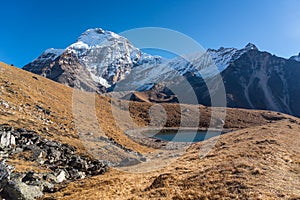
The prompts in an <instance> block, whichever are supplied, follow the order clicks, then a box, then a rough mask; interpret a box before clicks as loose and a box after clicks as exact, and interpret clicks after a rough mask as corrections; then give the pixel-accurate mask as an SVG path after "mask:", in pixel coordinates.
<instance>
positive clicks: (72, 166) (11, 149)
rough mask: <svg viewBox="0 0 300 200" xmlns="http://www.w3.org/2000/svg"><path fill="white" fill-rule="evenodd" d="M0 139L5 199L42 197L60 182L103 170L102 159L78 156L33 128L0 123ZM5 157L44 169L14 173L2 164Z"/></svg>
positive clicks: (0, 172)
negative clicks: (15, 127) (18, 127)
mask: <svg viewBox="0 0 300 200" xmlns="http://www.w3.org/2000/svg"><path fill="white" fill-rule="evenodd" d="M0 138H1V139H0V154H1V162H0V186H1V188H2V191H1V194H0V195H1V196H2V197H3V198H5V199H28V200H29V199H35V198H36V197H43V192H48V193H49V192H50V193H52V192H55V191H57V189H58V188H59V187H58V186H59V184H61V183H62V182H68V181H71V180H77V179H83V178H86V177H89V176H95V175H99V174H103V173H104V172H105V171H106V167H107V166H106V164H105V163H104V162H102V161H99V160H95V159H92V158H90V157H88V156H86V155H78V154H76V150H75V148H74V147H72V146H70V145H68V144H61V143H58V142H54V141H51V140H48V139H45V138H42V137H41V136H40V135H38V134H37V133H36V132H34V131H28V130H26V129H16V130H15V129H14V128H13V127H11V126H7V125H1V126H0ZM8 158H10V159H20V160H23V161H24V162H34V164H35V165H39V166H38V167H39V168H41V169H44V170H43V171H40V172H34V171H28V172H18V171H15V169H14V167H13V166H11V165H9V164H7V163H5V159H8ZM60 187H61V186H60Z"/></svg>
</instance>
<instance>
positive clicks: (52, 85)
mask: <svg viewBox="0 0 300 200" xmlns="http://www.w3.org/2000/svg"><path fill="white" fill-rule="evenodd" d="M0 72H1V73H0V92H1V96H0V113H1V115H0V125H2V124H6V125H5V126H14V127H15V128H16V129H17V128H25V129H27V130H33V131H36V133H37V134H38V135H40V137H41V138H44V139H48V140H51V141H57V142H59V143H61V144H67V145H68V146H71V147H74V148H75V150H74V151H76V152H77V153H80V154H84V155H87V154H88V155H90V156H92V157H93V156H95V155H97V154H93V151H92V148H95V149H96V150H99V151H100V152H101V151H102V153H103V152H104V151H103V150H105V148H106V146H101V145H99V146H96V144H97V141H98V140H93V142H89V143H88V144H87V143H85V141H84V140H83V139H84V138H88V137H94V138H99V132H100V129H97V128H98V126H96V127H92V126H94V124H92V123H91V120H90V118H85V117H82V118H79V121H77V120H78V118H77V119H76V112H75V111H74V109H77V108H78V109H81V110H82V112H83V113H91V112H96V116H97V120H98V123H99V124H100V126H101V129H102V130H103V131H104V132H105V135H104V136H105V137H107V138H112V139H113V140H109V141H115V143H114V142H108V145H107V146H110V147H111V146H116V147H115V149H114V150H116V151H115V152H114V154H112V153H111V154H109V156H107V159H111V158H112V157H114V155H116V154H118V153H119V154H121V155H122V151H125V150H126V151H128V150H131V152H132V151H134V152H138V153H139V154H142V155H148V153H149V152H150V153H151V152H153V151H154V149H153V147H151V146H144V145H141V144H140V143H139V142H137V141H134V140H132V139H131V138H129V137H127V136H126V135H125V133H124V130H123V129H120V127H127V128H129V129H130V128H139V127H145V126H147V125H148V124H149V123H150V122H151V116H149V110H150V109H151V107H152V106H153V104H152V103H141V102H130V104H129V111H130V118H131V119H132V120H133V121H134V122H135V125H132V124H131V123H129V122H128V121H127V118H126V117H127V116H128V115H125V114H126V111H125V110H124V109H122V105H123V104H124V105H125V104H126V103H128V102H126V101H120V100H114V99H110V98H107V97H103V96H101V95H96V96H95V99H93V98H91V93H86V92H81V91H78V90H73V89H71V88H69V87H66V86H64V85H61V84H58V83H56V82H54V81H51V80H49V79H46V78H44V77H39V76H35V75H34V74H32V73H28V72H26V71H24V70H20V69H17V68H14V67H11V66H9V65H6V64H3V63H0ZM77 92H78V93H77ZM76 94H79V97H80V99H78V100H79V102H78V103H77V104H75V105H77V106H76V107H75V108H74V100H76V99H74V95H76ZM93 101H94V103H95V104H94V105H95V106H96V108H95V107H94V108H92V107H93V104H92V102H93ZM115 104H118V105H119V106H116V107H115ZM120 105H121V106H120ZM162 105H163V106H164V108H165V109H166V113H167V123H166V126H168V127H178V126H180V124H181V116H183V115H182V114H181V111H180V107H179V106H178V104H171V103H169V104H162ZM182 106H186V107H187V108H188V110H189V112H187V113H185V114H184V116H185V117H187V118H188V119H189V121H193V120H194V119H195V114H194V113H195V112H194V111H196V110H200V112H201V118H200V122H199V126H200V128H205V127H208V126H209V122H210V108H208V107H204V106H198V105H182ZM112 109H116V111H117V113H118V114H120V115H121V116H122V115H123V117H121V119H123V121H122V122H119V123H120V124H121V125H122V126H117V125H116V122H115V120H116V118H115V117H116V116H114V115H113V114H112ZM226 112H227V115H226V120H225V125H224V126H225V128H227V129H233V130H235V131H233V132H231V133H228V134H224V135H222V136H221V137H220V138H219V140H218V143H217V144H216V146H215V147H214V148H213V149H212V150H211V152H210V153H209V155H208V156H207V157H205V158H203V159H199V148H200V147H201V146H203V145H204V146H205V145H209V142H210V141H211V140H209V141H206V142H200V143H197V144H194V145H193V146H191V147H190V148H189V149H188V150H187V151H186V152H185V154H184V155H183V156H181V157H178V158H176V162H174V163H171V164H170V165H168V166H166V168H163V169H159V170H156V171H153V172H147V173H146V172H142V173H128V172H121V171H118V170H116V169H114V168H110V169H109V171H108V172H107V173H105V174H104V175H99V176H93V177H86V178H85V179H83V180H78V181H75V182H73V181H71V182H63V183H59V184H57V186H56V187H57V189H56V190H55V191H52V192H49V193H46V194H45V197H46V198H48V199H49V198H50V199H58V198H60V199H82V198H88V199H99V198H100V199H116V198H118V199H130V198H132V199H137V198H140V199H158V198H160V199H172V198H173V199H201V198H203V199H205V198H208V199H216V198H224V199H232V198H244V199H245V198H247V199H257V198H261V199H266V198H269V199H293V198H294V199H297V198H299V197H300V194H299V191H300V190H299V188H298V186H299V184H298V183H299V166H300V162H299V160H300V158H299V155H300V154H299V153H300V152H299V151H300V150H299V145H298V138H299V131H298V130H299V128H300V126H299V124H300V121H299V119H297V118H295V117H291V116H288V115H284V114H280V113H274V112H269V111H255V110H245V109H230V108H228V109H227V110H226ZM83 116H85V115H83ZM120 124H119V125H120ZM78 126H81V127H83V126H85V127H84V128H86V129H84V130H85V132H78ZM240 129H242V130H240ZM90 131H91V132H92V133H93V134H91V133H90ZM82 135H86V136H88V137H84V138H82V137H81V136H82ZM102 137H103V136H102ZM105 141H106V140H105ZM52 145H53V143H52ZM124 147H125V148H124ZM99 151H97V152H99ZM26 152H27V153H28V150H27V151H25V152H21V153H17V154H13V155H8V159H7V162H8V164H9V165H13V166H14V167H15V168H16V171H17V172H18V173H27V172H28V171H33V172H34V173H44V172H45V169H46V170H47V168H45V165H43V164H41V163H39V160H38V159H37V160H34V159H33V160H31V161H30V162H29V161H28V154H27V153H26ZM123 153H124V152H123ZM1 156H2V155H1ZM158 159H159V157H158ZM146 162H148V161H146ZM161 162H163V161H161ZM282 174H283V175H284V177H283V176H282ZM24 181H25V180H24ZM137 183H138V184H137Z"/></svg>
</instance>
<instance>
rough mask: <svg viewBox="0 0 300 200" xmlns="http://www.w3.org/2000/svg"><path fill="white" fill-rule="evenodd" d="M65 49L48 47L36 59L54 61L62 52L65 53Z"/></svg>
mask: <svg viewBox="0 0 300 200" xmlns="http://www.w3.org/2000/svg"><path fill="white" fill-rule="evenodd" d="M64 51H65V50H64V49H54V48H50V49H47V50H46V51H44V52H43V53H42V55H40V56H39V57H38V58H37V59H36V60H40V61H43V60H49V59H51V60H52V61H53V60H55V59H56V58H57V57H58V56H60V55H61V54H63V52H64Z"/></svg>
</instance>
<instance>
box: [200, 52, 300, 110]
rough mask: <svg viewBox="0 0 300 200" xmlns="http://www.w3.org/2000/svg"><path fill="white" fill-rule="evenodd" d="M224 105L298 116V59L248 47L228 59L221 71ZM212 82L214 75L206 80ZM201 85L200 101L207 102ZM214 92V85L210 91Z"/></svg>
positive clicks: (215, 91)
mask: <svg viewBox="0 0 300 200" xmlns="http://www.w3.org/2000/svg"><path fill="white" fill-rule="evenodd" d="M221 76H222V78H223V83H224V86H225V89H226V98H227V105H228V106H229V107H241V108H252V109H254V108H255V109H265V110H274V111H279V112H284V113H289V114H293V115H296V116H300V109H299V106H298V105H297V102H299V100H300V95H299V94H300V80H299V78H297V77H299V76H300V63H299V62H297V61H295V60H292V59H289V60H287V59H284V58H280V57H276V56H274V55H271V54H270V53H267V52H261V51H258V50H251V51H248V52H247V53H245V54H243V55H242V56H241V57H240V58H239V59H237V60H235V61H234V62H233V63H231V64H230V65H229V66H228V67H227V68H226V69H225V70H224V71H223V72H222V73H221ZM209 82H211V83H213V82H214V79H213V80H211V81H209ZM200 88H202V90H201V91H202V94H205V95H203V96H202V97H200V99H201V100H200V101H202V102H205V103H206V104H209V103H210V102H209V97H208V92H207V91H205V90H203V87H201V86H200ZM217 92H218V87H216V89H214V90H213V93H217Z"/></svg>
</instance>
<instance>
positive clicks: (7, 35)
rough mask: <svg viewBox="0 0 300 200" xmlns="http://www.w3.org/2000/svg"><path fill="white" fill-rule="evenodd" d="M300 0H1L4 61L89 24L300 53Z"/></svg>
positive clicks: (23, 59)
mask: <svg viewBox="0 0 300 200" xmlns="http://www.w3.org/2000/svg"><path fill="white" fill-rule="evenodd" d="M299 8H300V1H299V0H243V1H240V0H151V1H150V0H106V1H104V0H84V1H76V0H72V1H67V0H66V1H63V0H60V1H58V0H51V1H41V0H27V1H23V0H19V1H16V0H10V1H2V2H1V12H0V27H1V30H0V61H4V62H6V63H8V64H14V65H16V66H18V67H22V66H24V65H25V64H27V63H28V62H30V61H32V60H33V59H35V58H36V57H37V56H38V55H40V54H41V53H42V51H44V50H45V49H47V48H51V47H53V48H65V47H67V46H68V45H70V44H71V43H73V42H75V41H76V39H77V37H78V36H79V35H80V34H81V33H82V32H84V31H85V30H86V29H88V28H94V27H101V28H103V29H106V30H111V31H114V32H117V33H118V32H122V31H125V30H128V29H133V28H138V27H149V26H151V27H164V28H169V29H174V30H176V31H180V32H182V33H184V34H186V35H188V36H190V37H192V38H193V39H195V40H196V41H198V42H199V43H200V44H201V45H202V46H203V47H205V48H219V47H220V46H224V47H238V48H241V47H243V46H245V45H246V44H247V43H248V42H252V43H254V44H256V45H257V46H258V47H259V48H260V49H261V50H266V51H269V52H271V53H273V54H276V55H278V56H283V57H290V56H291V55H295V54H298V53H299V52H300V12H299Z"/></svg>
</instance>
